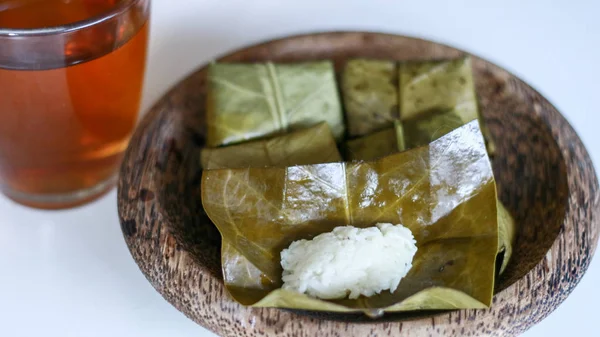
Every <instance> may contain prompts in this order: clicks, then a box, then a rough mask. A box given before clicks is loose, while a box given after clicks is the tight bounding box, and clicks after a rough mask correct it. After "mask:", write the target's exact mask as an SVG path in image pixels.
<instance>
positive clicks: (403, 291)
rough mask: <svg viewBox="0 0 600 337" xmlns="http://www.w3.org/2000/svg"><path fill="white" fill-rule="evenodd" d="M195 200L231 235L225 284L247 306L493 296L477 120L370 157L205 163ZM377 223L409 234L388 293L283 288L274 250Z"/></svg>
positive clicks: (354, 306) (491, 185)
mask: <svg viewBox="0 0 600 337" xmlns="http://www.w3.org/2000/svg"><path fill="white" fill-rule="evenodd" d="M202 203H203V206H204V208H205V210H206V212H207V214H208V216H209V217H210V219H211V220H212V221H213V223H214V224H215V225H216V226H217V228H218V229H219V231H220V233H221V235H222V237H223V239H224V241H227V242H229V243H230V247H231V249H232V250H231V251H226V252H225V254H224V255H223V256H222V265H223V269H224V270H227V271H228V275H229V278H228V279H226V286H227V289H228V290H229V291H230V293H231V294H232V296H233V297H234V299H235V300H237V301H238V302H240V303H242V304H244V305H252V306H258V307H284V308H294V309H306V310H324V311H338V312H348V311H363V312H372V311H373V310H383V311H407V310H426V309H456V308H485V307H487V306H489V305H490V304H491V300H492V293H493V287H494V275H495V258H496V251H497V246H498V224H497V215H496V212H497V208H496V187H495V182H494V177H493V173H492V169H491V166H490V162H489V159H488V157H487V152H486V149H485V144H484V140H483V137H482V135H481V132H480V129H479V125H478V123H477V122H471V123H468V124H466V125H464V126H462V127H460V128H458V129H456V130H454V131H452V132H450V133H448V134H446V135H444V136H443V137H441V138H439V139H437V140H436V141H434V142H432V143H431V144H429V145H427V146H423V147H419V148H415V149H412V150H409V151H405V152H401V153H397V154H394V155H391V156H388V157H384V158H381V159H379V160H377V161H371V162H349V163H327V164H316V165H303V166H291V167H266V168H243V169H219V170H206V171H204V172H203V177H202ZM378 222H386V223H394V224H403V225H404V226H406V227H408V228H409V229H410V230H411V231H412V233H413V235H414V237H415V239H416V244H417V247H418V251H417V254H416V256H415V258H414V260H413V268H412V269H411V270H410V271H409V273H408V275H407V276H406V277H405V278H404V279H403V280H402V281H401V282H400V285H399V286H398V288H397V289H396V291H394V292H393V293H390V292H382V293H380V294H378V295H374V296H371V297H368V298H365V297H359V298H358V299H355V300H350V299H340V300H329V301H325V300H319V299H315V298H311V297H308V296H306V295H303V294H300V293H296V292H293V291H286V290H282V289H280V286H281V273H282V269H281V266H280V255H279V254H280V252H281V250H282V249H283V248H286V247H287V246H288V245H289V244H290V243H291V242H292V241H295V240H299V239H309V238H312V237H314V236H316V235H318V234H321V233H324V232H328V231H331V230H332V229H333V228H334V227H336V226H340V225H352V226H355V227H362V228H364V227H368V226H372V225H373V224H374V223H378ZM244 259H245V260H247V261H248V262H249V264H250V265H251V266H252V267H253V269H252V270H244V268H247V267H248V264H246V265H240V264H239V263H238V262H239V261H240V260H244Z"/></svg>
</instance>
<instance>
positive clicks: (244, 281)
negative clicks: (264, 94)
mask: <svg viewBox="0 0 600 337" xmlns="http://www.w3.org/2000/svg"><path fill="white" fill-rule="evenodd" d="M200 158H201V166H202V168H203V169H205V170H212V169H224V168H248V167H267V166H276V167H285V166H292V165H310V164H318V163H332V162H339V161H341V160H342V158H341V156H340V153H339V152H338V149H337V146H336V143H335V140H334V138H333V136H332V134H331V131H330V129H329V126H328V125H327V123H324V122H322V123H319V124H317V125H316V126H313V127H311V128H307V129H302V130H298V131H295V132H291V133H289V134H285V135H282V136H277V137H273V138H270V139H261V140H256V141H251V142H246V143H242V144H236V145H231V146H226V147H219V148H204V149H202V152H201V156H200ZM221 257H222V260H223V261H227V263H223V265H222V270H223V280H224V282H225V285H226V286H227V289H228V290H229V292H230V293H231V294H232V295H233V297H234V298H252V296H253V294H254V293H253V292H252V291H249V290H248V289H250V290H252V289H257V288H258V289H260V288H263V287H268V286H270V285H271V281H270V280H269V279H268V278H266V277H264V276H263V274H262V272H261V271H260V270H259V269H258V268H257V267H256V266H255V265H254V264H253V263H251V262H250V261H249V260H248V259H247V258H246V257H245V256H244V255H243V254H241V253H240V251H238V249H237V248H236V247H235V246H234V245H232V244H231V243H230V241H229V239H228V238H226V237H223V238H222V243H221Z"/></svg>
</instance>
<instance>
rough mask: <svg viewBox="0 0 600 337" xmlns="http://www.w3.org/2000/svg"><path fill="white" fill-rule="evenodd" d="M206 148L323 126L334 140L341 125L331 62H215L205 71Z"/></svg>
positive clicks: (341, 116)
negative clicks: (206, 77) (206, 76)
mask: <svg viewBox="0 0 600 337" xmlns="http://www.w3.org/2000/svg"><path fill="white" fill-rule="evenodd" d="M206 118H207V144H208V146H209V147H217V146H221V145H229V144H234V143H239V142H242V141H246V140H251V139H257V138H264V137H267V136H272V135H276V134H280V133H285V132H288V131H293V130H298V129H303V128H307V127H310V126H313V125H315V124H317V123H320V122H327V123H328V124H329V127H330V128H331V131H332V133H333V135H334V137H335V138H336V140H337V141H340V140H341V139H342V137H343V135H344V122H343V115H342V108H341V103H340V98H339V94H338V91H337V86H336V81H335V74H334V69H333V65H332V63H331V62H330V61H321V62H309V63H295V64H273V63H266V64H263V63H257V64H239V63H237V64H236V63H214V64H212V65H211V66H210V68H209V70H208V94H207V116H206Z"/></svg>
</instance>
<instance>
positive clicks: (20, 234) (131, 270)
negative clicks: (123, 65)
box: [0, 0, 600, 337]
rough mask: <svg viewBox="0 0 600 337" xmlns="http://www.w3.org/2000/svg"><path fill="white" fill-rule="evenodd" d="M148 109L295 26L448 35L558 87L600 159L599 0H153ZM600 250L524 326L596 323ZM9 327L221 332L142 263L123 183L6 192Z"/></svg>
mask: <svg viewBox="0 0 600 337" xmlns="http://www.w3.org/2000/svg"><path fill="white" fill-rule="evenodd" d="M152 10H153V13H152V14H153V16H152V28H151V32H152V33H151V43H150V51H149V64H148V75H147V81H146V87H145V96H144V97H145V98H144V104H143V106H144V109H146V108H148V107H149V106H150V105H151V104H152V102H154V101H155V100H156V99H158V98H159V97H160V96H161V95H162V94H163V93H164V92H165V91H166V90H167V89H168V88H169V87H170V86H172V85H173V84H175V83H176V82H177V81H178V80H180V79H181V78H182V77H183V76H185V75H186V74H188V73H189V72H190V71H192V70H193V69H195V68H196V67H198V66H200V65H201V64H203V63H205V62H206V61H208V60H210V59H212V58H214V57H215V56H217V55H220V54H223V53H225V52H227V51H230V50H232V49H234V48H238V47H241V46H246V45H249V44H252V43H255V42H259V41H262V40H265V39H270V38H273V37H281V36H285V35H288V34H296V33H302V32H313V31H322V30H342V29H350V30H371V31H385V32H392V33H400V34H407V35H412V36H418V37H423V38H428V39H432V40H435V41H439V42H443V43H447V44H450V45H453V46H456V47H459V48H462V49H465V50H467V51H469V52H472V53H475V54H477V55H479V56H482V57H484V58H487V59H488V60H490V61H492V62H495V63H497V64H498V65H500V66H502V67H505V68H506V69H508V70H510V71H512V72H513V73H515V74H516V75H518V76H520V77H521V78H523V79H524V80H525V81H526V82H528V83H530V84H531V85H532V86H533V87H534V88H536V89H538V90H539V91H540V92H541V93H542V94H543V95H545V96H546V97H547V98H549V99H550V101H551V102H552V103H554V104H555V106H556V107H557V108H558V109H559V110H560V111H562V113H563V114H564V115H565V116H566V117H567V118H568V120H569V121H570V122H571V123H572V124H573V125H574V127H575V129H576V130H577V131H578V132H579V134H580V135H581V137H582V138H583V140H584V142H585V143H586V144H587V146H588V149H589V151H590V153H591V155H592V158H593V159H594V160H595V162H596V163H598V160H599V159H600V149H599V148H598V146H597V144H598V141H599V140H600V134H599V133H598V131H597V128H598V123H599V122H600V118H599V117H598V111H597V109H598V101H599V99H598V98H599V97H600V93H599V92H598V89H599V86H598V80H599V79H600V67H598V62H600V47H598V45H599V44H600V39H599V36H600V20H598V18H597V15H598V14H599V13H600V5H599V3H598V2H593V1H589V2H583V1H576V0H575V1H550V0H547V1H508V0H505V1H494V2H493V3H491V2H486V1H476V0H473V1H439V2H433V1H392V0H387V1H384V0H381V1H366V0H364V1H350V0H346V1H326V0H322V1H311V0H303V1H274V0H273V1H208V0H154V3H153V8H152ZM597 284H600V261H598V259H597V258H595V259H594V260H593V263H592V265H591V267H590V269H589V270H588V272H587V274H586V276H585V277H584V278H583V280H582V282H581V283H580V285H579V286H578V287H577V288H576V289H575V291H574V292H573V294H572V295H571V296H570V297H569V298H568V299H567V300H566V301H565V302H564V303H563V305H562V306H560V307H559V308H558V310H556V311H555V312H554V313H553V314H551V315H550V316H549V317H548V318H547V319H546V320H544V321H543V322H542V323H540V324H538V325H537V326H535V327H533V328H532V329H531V330H529V331H528V332H527V333H525V334H524V336H526V337H536V336H537V337H542V336H563V335H567V336H568V335H575V336H593V335H594V334H593V333H592V332H591V331H593V330H594V329H595V328H596V327H597V325H596V324H597V320H598V316H597V314H596V312H597V311H596V308H595V307H596V305H597V304H598V303H599V302H600V291H599V290H598V287H597ZM0 335H2V336H10V337H20V336H28V337H29V336H49V337H54V336H56V337H68V336H75V337H88V336H98V337H105V336H145V337H152V336H182V337H188V336H194V337H202V336H213V335H212V334H210V333H208V332H206V330H204V329H203V328H201V327H200V326H197V325H196V324H195V323H193V322H192V321H191V320H189V319H187V318H186V317H185V316H183V314H181V313H179V312H178V311H177V310H176V309H174V308H173V307H172V306H171V305H170V304H169V303H167V302H166V301H165V300H163V299H162V297H161V296H160V295H159V294H158V293H157V292H156V291H155V290H154V289H153V288H152V286H151V285H150V284H149V283H148V282H147V281H146V279H145V278H144V276H143V275H142V274H141V272H140V271H139V270H138V268H137V266H136V264H135V262H134V261H133V260H132V258H131V256H130V255H129V252H128V250H127V247H126V246H125V243H124V241H123V237H122V234H121V231H120V227H119V224H118V219H117V210H116V194H115V192H114V191H112V192H111V193H110V194H108V195H107V196H106V197H104V198H102V199H100V200H98V201H96V202H94V203H91V204H89V205H87V206H84V207H81V208H78V209H73V210H67V211H54V212H47V211H36V210H32V209H28V208H25V207H22V206H19V205H16V204H14V203H12V202H10V201H8V200H6V199H5V198H3V197H1V196H0Z"/></svg>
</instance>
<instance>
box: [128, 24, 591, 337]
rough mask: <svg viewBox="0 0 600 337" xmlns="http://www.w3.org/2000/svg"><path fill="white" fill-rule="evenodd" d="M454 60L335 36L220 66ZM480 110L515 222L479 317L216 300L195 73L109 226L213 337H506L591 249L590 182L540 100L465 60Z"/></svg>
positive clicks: (201, 81)
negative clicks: (117, 224) (511, 246)
mask: <svg viewBox="0 0 600 337" xmlns="http://www.w3.org/2000/svg"><path fill="white" fill-rule="evenodd" d="M462 53H463V52H461V51H459V50H456V49H454V48H451V47H448V46H444V45H440V44H437V43H433V42H429V41H423V40H419V39H414V38H408V37H403V36H396V35H387V34H378V33H360V32H335V33H322V34H311V35H303V36H295V37H289V38H284V39H280V40H276V41H271V42H267V43H263V44H260V45H256V46H252V47H248V48H245V49H242V50H239V51H236V52H234V53H232V54H229V55H227V56H224V57H222V58H220V59H219V60H220V61H242V62H253V61H265V60H272V61H303V60H314V59H333V60H334V61H335V62H336V65H337V67H338V69H339V66H340V65H342V64H343V62H344V61H345V60H346V59H347V58H352V57H369V58H380V59H395V60H406V59H431V58H448V57H456V56H459V55H461V54H462ZM473 67H474V72H475V78H476V83H477V92H478V95H479V97H480V100H481V108H482V111H483V115H484V117H485V120H486V121H487V123H488V126H489V128H490V131H491V133H492V136H493V138H494V140H495V142H496V145H497V154H496V156H495V158H494V160H493V167H494V172H495V174H496V180H497V182H498V191H499V195H500V197H501V199H502V201H503V202H504V203H505V205H506V206H507V207H508V209H509V210H510V211H511V213H512V214H513V215H514V217H515V219H516V221H517V223H518V230H517V239H516V246H515V251H514V255H513V260H512V263H511V264H510V267H509V268H508V270H507V271H506V273H505V274H504V275H502V277H500V279H499V280H498V282H497V289H496V295H495V297H494V302H493V305H492V307H491V308H490V309H487V310H461V311H445V312H421V313H415V314H392V315H386V316H384V318H383V319H381V320H370V319H366V318H364V317H363V316H360V315H337V314H317V313H310V312H298V311H289V310H280V309H258V308H248V307H244V306H241V305H239V304H237V303H236V302H234V301H233V300H232V299H230V297H229V296H228V294H227V293H226V291H225V289H224V286H223V282H222V277H221V269H220V256H219V249H220V236H219V233H218V232H217V230H216V229H215V227H214V226H213V224H212V223H211V222H210V221H209V220H208V219H207V217H206V215H205V214H204V212H203V210H202V206H201V202H200V193H199V188H200V178H201V170H200V167H199V160H198V155H199V150H200V148H201V147H202V146H204V142H205V136H204V135H205V128H204V103H205V93H206V68H205V67H204V68H201V69H200V70H198V71H196V72H195V73H193V74H191V75H190V76H189V77H188V78H186V79H185V80H183V81H182V82H180V83H179V84H178V85H176V86H175V87H174V88H173V89H172V90H171V91H170V92H168V93H167V94H166V95H165V96H164V97H163V98H162V99H161V100H160V101H159V102H158V103H157V104H156V105H155V106H154V108H153V109H152V110H151V111H150V112H149V114H147V115H146V116H145V118H144V119H143V121H142V122H141V124H140V125H139V127H138V129H137V131H136V132H135V134H134V136H133V138H132V140H131V144H130V146H129V149H128V150H127V152H126V155H125V160H124V162H123V166H122V168H121V176H120V180H119V185H118V186H119V192H118V200H119V216H120V219H121V226H122V229H123V233H124V236H125V240H126V242H127V245H128V246H129V249H130V251H131V254H132V255H133V258H134V259H135V260H136V261H137V263H138V265H139V266H140V269H141V270H142V272H143V273H144V274H145V275H146V277H147V278H148V280H149V281H150V282H151V283H152V285H153V286H154V287H155V288H156V290H157V291H158V292H160V293H161V294H162V295H163V296H164V297H165V298H166V299H167V301H169V302H171V303H172V304H173V305H174V306H175V307H177V309H179V310H181V311H182V312H183V313H185V314H186V315H187V316H188V317H190V318H191V319H193V320H194V321H196V322H198V323H199V324H201V325H203V326H204V327H206V328H208V329H210V330H212V331H214V332H216V333H217V334H219V335H223V336H316V335H319V336H391V335H394V336H415V335H419V336H425V335H427V336H442V335H443V336H512V335H518V334H520V333H522V332H523V331H525V330H526V329H528V328H529V327H531V326H532V325H534V324H536V323H537V322H539V321H540V320H542V319H543V318H544V317H546V316H547V315H548V314H549V313H550V312H552V311H553V310H554V309H555V308H556V307H557V306H558V305H559V304H560V303H561V302H562V301H563V300H564V299H565V298H566V297H567V296H568V295H569V293H570V292H571V291H572V290H573V288H574V287H575V286H576V285H577V283H578V282H579V280H580V279H581V277H582V276H583V274H584V272H585V270H586V269H587V267H588V265H589V263H590V259H591V258H592V255H593V253H594V250H595V248H596V245H597V241H598V217H597V215H598V209H599V204H600V199H599V194H598V181H597V179H596V175H595V173H594V168H593V166H592V162H591V160H590V158H589V156H588V153H587V152H586V150H585V148H584V146H583V144H582V143H581V141H580V139H579V138H578V137H577V134H576V133H575V132H574V131H573V129H572V128H571V126H569V124H568V123H567V121H566V120H565V119H564V118H563V117H562V116H561V115H560V113H559V112H558V111H557V110H556V109H555V108H554V107H553V106H552V105H551V104H550V103H549V102H548V101H547V100H546V99H545V98H543V97H542V96H541V95H540V94H539V93H537V92H536V91H535V90H533V89H532V88H531V87H529V86H528V85H527V84H525V83H523V82H522V81H521V80H519V79H517V78H516V77H515V76H513V75H511V74H509V73H508V72H506V71H505V70H503V69H501V68H499V67H497V66H495V65H493V64H490V63H489V62H486V61H485V60H482V59H479V58H476V57H475V58H474V60H473Z"/></svg>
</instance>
